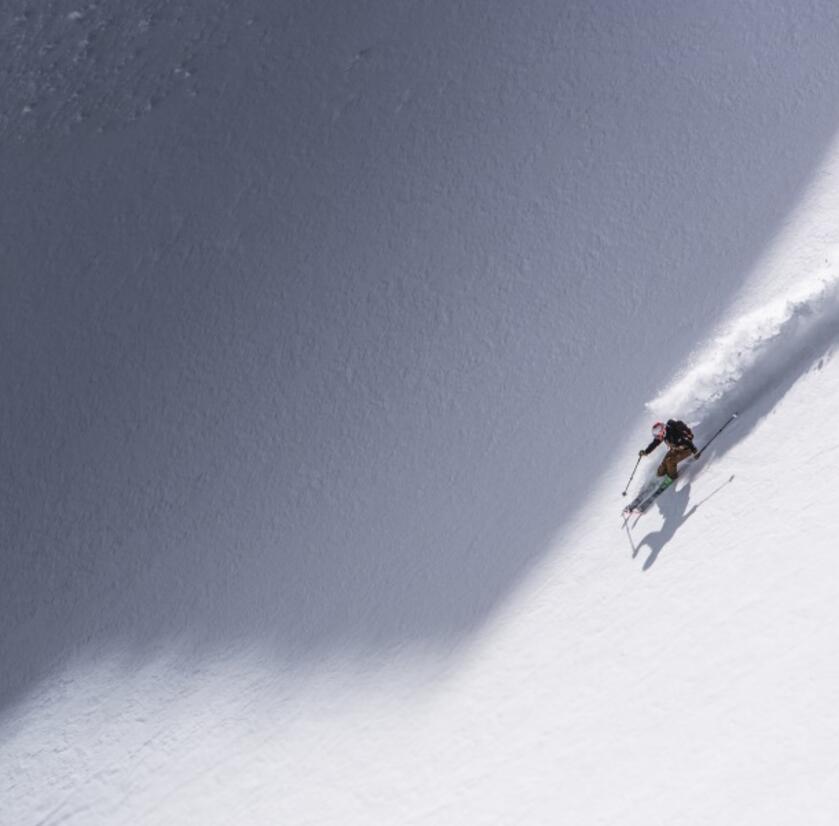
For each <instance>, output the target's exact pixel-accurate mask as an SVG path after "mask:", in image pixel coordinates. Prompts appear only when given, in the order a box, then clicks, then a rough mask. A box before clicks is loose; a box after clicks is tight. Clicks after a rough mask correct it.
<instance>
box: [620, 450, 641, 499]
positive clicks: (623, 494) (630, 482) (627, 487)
mask: <svg viewBox="0 0 839 826" xmlns="http://www.w3.org/2000/svg"><path fill="white" fill-rule="evenodd" d="M641 458H642V457H641V456H639V457H638V461H637V462H636V463H635V467H634V468H632V476H630V477H629V481H628V482H627V483H626V489H625V490H624V492H623V493H622V494H621V496H626V491H628V490H629V486H630V485H631V484H632V477H633V476H635V471H636V470H638V465H640V464H641Z"/></svg>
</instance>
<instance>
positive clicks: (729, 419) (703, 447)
mask: <svg viewBox="0 0 839 826" xmlns="http://www.w3.org/2000/svg"><path fill="white" fill-rule="evenodd" d="M737 416H738V414H737V413H732V414H731V415H730V416H729V417H728V421H727V422H726V423H725V424H724V425H723V426H722V427H721V428H720V429H719V430H718V431H717V432H716V433H715V434H714V435H713V436H711V438H710V439H708V441H707V442H705V444H704V445H703V446H702V448H701V449H700V451H699V453H697V454H696V458H697V459H698V458H699V457H700V456H701V455H702V454H703V453H704V452H705V448H706V447H708V445H709V444H711V442H713V441H714V439H716V438H717V436H719V435H720V433H722V432H723V430H725V429H726V428H727V427H728V426H729V425H730V424H731V423H732V422H733V421H734V420H735V419H736V418H737Z"/></svg>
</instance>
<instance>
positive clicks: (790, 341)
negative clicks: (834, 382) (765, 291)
mask: <svg viewBox="0 0 839 826" xmlns="http://www.w3.org/2000/svg"><path fill="white" fill-rule="evenodd" d="M837 335H839V277H838V276H837V275H836V274H833V273H830V272H826V273H821V274H819V275H818V276H816V277H814V278H813V279H811V280H810V281H809V282H808V283H806V284H805V285H804V286H801V287H799V288H798V289H796V290H794V291H792V292H791V293H789V294H788V295H786V296H784V297H781V298H779V299H776V300H774V301H772V302H770V303H769V304H766V305H764V306H763V307H761V308H759V309H757V310H755V311H753V312H750V313H748V314H746V315H745V316H742V317H741V318H740V319H738V320H737V321H736V322H734V323H733V324H732V325H731V326H730V327H729V328H728V329H727V330H726V331H725V332H724V333H723V334H721V335H720V336H718V337H716V338H714V339H713V340H712V341H711V342H710V343H709V344H708V345H707V346H706V347H705V348H704V349H703V350H701V351H699V352H698V353H697V354H696V355H695V356H694V357H692V358H691V359H690V360H689V362H688V366H687V367H686V368H685V369H684V370H683V371H682V372H681V373H680V374H679V375H678V376H677V377H676V379H675V380H674V382H673V383H672V384H671V385H670V386H669V387H668V388H666V389H665V390H664V391H662V392H661V393H660V394H659V395H658V396H657V397H656V398H655V399H653V400H652V401H650V402H648V403H647V408H648V409H649V410H650V411H651V412H652V413H653V414H654V415H655V416H657V417H658V418H667V417H670V416H677V417H679V418H682V419H684V420H685V421H687V422H688V423H689V424H690V425H691V427H693V428H694V429H695V430H696V431H697V435H699V436H700V437H706V436H707V435H709V433H708V432H706V431H710V430H712V429H714V428H715V427H716V426H717V424H718V423H719V424H721V423H722V422H723V421H725V419H726V418H728V416H729V415H730V414H731V413H733V412H740V413H745V412H748V411H749V409H750V408H751V407H753V406H754V405H755V404H756V403H757V402H758V401H760V400H761V399H762V398H763V397H764V395H765V394H766V393H767V391H769V390H770V389H772V388H774V387H777V386H781V385H783V384H784V383H785V380H786V382H787V383H789V384H791V383H792V382H794V380H795V378H796V377H797V376H798V375H799V374H800V373H801V372H802V370H804V369H807V368H808V367H809V366H810V365H812V364H813V363H814V362H815V361H816V360H817V359H819V358H820V357H821V356H823V355H825V353H826V352H827V351H828V350H829V349H830V347H831V344H832V342H833V340H834V339H835V338H836V337H837Z"/></svg>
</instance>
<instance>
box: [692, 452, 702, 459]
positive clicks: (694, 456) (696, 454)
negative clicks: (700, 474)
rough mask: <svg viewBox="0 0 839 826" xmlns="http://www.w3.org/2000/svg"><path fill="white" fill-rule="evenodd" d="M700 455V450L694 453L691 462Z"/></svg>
mask: <svg viewBox="0 0 839 826" xmlns="http://www.w3.org/2000/svg"><path fill="white" fill-rule="evenodd" d="M701 455H702V451H701V450H697V451H696V453H694V454H693V460H694V461H696V460H697V459H698V458H699V457H700V456H701Z"/></svg>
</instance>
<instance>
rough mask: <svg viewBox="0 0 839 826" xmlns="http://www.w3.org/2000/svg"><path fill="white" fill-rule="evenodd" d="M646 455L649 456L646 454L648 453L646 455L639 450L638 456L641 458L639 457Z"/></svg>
mask: <svg viewBox="0 0 839 826" xmlns="http://www.w3.org/2000/svg"><path fill="white" fill-rule="evenodd" d="M646 455H647V454H646V453H644V451H643V450H639V451H638V456H639V457H641V456H646Z"/></svg>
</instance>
